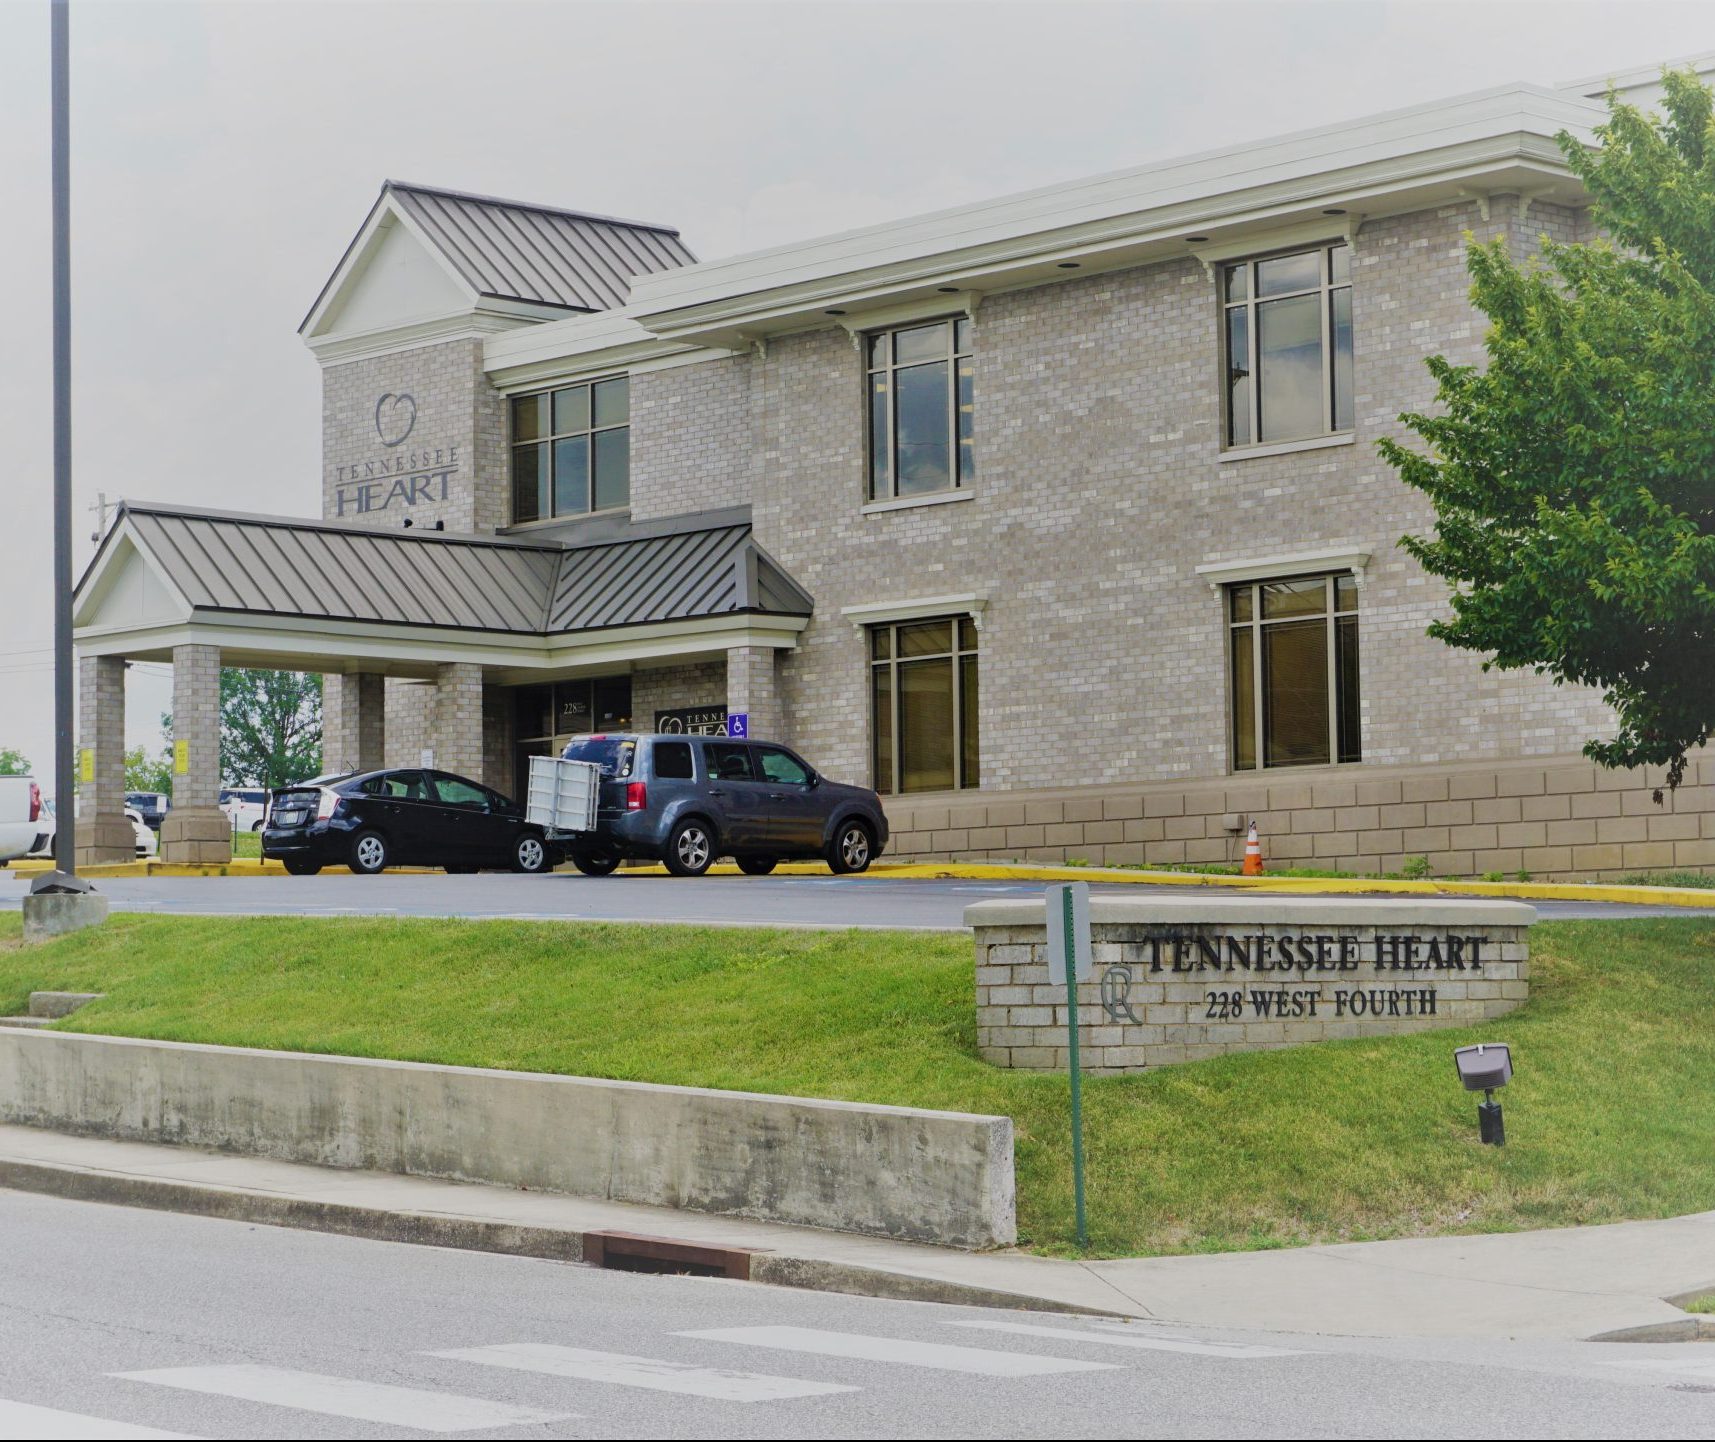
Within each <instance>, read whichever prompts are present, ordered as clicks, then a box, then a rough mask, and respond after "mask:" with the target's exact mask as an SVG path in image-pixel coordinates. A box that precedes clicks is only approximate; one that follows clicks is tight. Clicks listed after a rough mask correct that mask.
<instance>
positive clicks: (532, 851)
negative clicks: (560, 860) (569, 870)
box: [512, 832, 548, 876]
mask: <svg viewBox="0 0 1715 1442" xmlns="http://www.w3.org/2000/svg"><path fill="white" fill-rule="evenodd" d="M512 869H513V870H514V871H519V872H522V873H523V874H524V875H526V876H534V875H536V874H537V873H538V872H541V871H546V870H547V869H548V848H547V846H546V845H545V844H544V843H543V841H542V838H541V837H540V836H534V835H531V834H530V833H528V832H526V833H525V834H524V835H523V836H520V837H519V838H518V840H517V841H515V842H514V843H513V845H512Z"/></svg>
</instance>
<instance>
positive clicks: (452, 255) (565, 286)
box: [382, 180, 697, 311]
mask: <svg viewBox="0 0 1715 1442" xmlns="http://www.w3.org/2000/svg"><path fill="white" fill-rule="evenodd" d="M388 194H391V195H392V196H393V197H394V198H395V199H396V200H397V201H398V202H399V205H400V207H401V208H402V209H403V210H404V211H405V213H406V214H407V215H409V216H410V217H411V219H412V220H413V221H415V222H416V223H417V225H418V226H420V227H421V229H422V230H423V232H424V234H425V235H427V236H428V237H429V238H430V239H431V240H432V241H433V242H434V244H435V245H436V246H437V247H438V248H439V250H440V251H441V253H442V254H443V255H444V256H445V257H446V258H447V260H448V261H449V262H451V264H452V265H453V267H454V269H456V270H457V271H458V273H459V274H460V275H461V276H462V277H463V278H464V279H465V281H466V283H467V284H469V285H470V286H471V288H472V289H473V290H475V291H476V292H477V293H478V294H479V295H486V296H495V297H500V298H504V299H509V300H526V301H534V302H537V303H539V304H543V305H554V306H563V307H565V308H566V309H568V310H586V311H597V310H613V309H615V308H617V307H619V306H623V305H625V304H626V302H627V301H629V300H630V298H631V281H632V278H633V277H634V276H640V275H653V274H654V273H655V272H657V271H662V270H672V269H675V268H677V267H678V266H681V265H691V264H694V263H695V262H696V259H697V258H696V256H694V255H693V254H692V253H691V252H690V250H689V249H687V247H686V246H685V243H684V242H683V241H682V240H680V238H679V233H678V231H676V230H672V229H670V228H668V227H666V226H660V225H648V224H644V223H642V222H640V221H629V220H615V219H612V218H610V217H607V216H601V215H586V214H584V213H582V212H580V211H572V210H557V209H554V208H552V207H549V206H540V205H527V204H524V203H522V202H518V201H510V200H495V199H491V198H489V197H487V196H480V195H469V194H466V193H464V192H463V191H456V190H438V189H436V188H434V187H432V186H423V185H407V184H404V183H402V182H399V181H393V180H390V181H388V182H387V183H386V184H385V185H384V186H383V187H382V195H383V197H385V196H386V195H388Z"/></svg>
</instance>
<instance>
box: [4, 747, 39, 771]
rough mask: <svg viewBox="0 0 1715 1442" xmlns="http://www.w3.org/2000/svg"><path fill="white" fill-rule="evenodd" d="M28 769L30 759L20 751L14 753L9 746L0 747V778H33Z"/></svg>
mask: <svg viewBox="0 0 1715 1442" xmlns="http://www.w3.org/2000/svg"><path fill="white" fill-rule="evenodd" d="M35 774H36V773H35V772H34V771H32V770H31V769H30V758H29V757H28V756H26V755H25V754H24V753H23V752H22V751H14V750H13V749H12V748H11V747H10V746H0V776H34V775H35Z"/></svg>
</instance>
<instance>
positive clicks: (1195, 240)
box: [1185, 235, 1209, 245]
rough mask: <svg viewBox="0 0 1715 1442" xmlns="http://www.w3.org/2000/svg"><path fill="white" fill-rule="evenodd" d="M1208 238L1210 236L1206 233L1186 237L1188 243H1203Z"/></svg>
mask: <svg viewBox="0 0 1715 1442" xmlns="http://www.w3.org/2000/svg"><path fill="white" fill-rule="evenodd" d="M1208 238H1209V237H1208V236H1206V235H1188V236H1186V237H1185V244H1186V245H1201V244H1202V243H1203V242H1204V241H1206V240H1207V239H1208Z"/></svg>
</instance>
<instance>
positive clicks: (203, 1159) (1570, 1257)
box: [0, 1126, 1715, 1340]
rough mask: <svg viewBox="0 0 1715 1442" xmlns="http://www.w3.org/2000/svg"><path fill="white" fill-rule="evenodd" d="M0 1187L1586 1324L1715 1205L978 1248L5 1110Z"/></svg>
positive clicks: (1102, 1292) (852, 1282) (474, 1240)
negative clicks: (1262, 1241) (1427, 1234)
mask: <svg viewBox="0 0 1715 1442" xmlns="http://www.w3.org/2000/svg"><path fill="white" fill-rule="evenodd" d="M0 1188H13V1189H16V1190H20V1191H31V1192H45V1193H49V1194H52V1195H56V1196H62V1197H71V1198H79V1199H83V1200H88V1201H97V1202H108V1203H116V1204H120V1205H129V1206H143V1207H152V1208H156V1209H160V1210H165V1211H180V1212H190V1213H195V1214H198V1215H203V1216H216V1217H227V1218H233V1219H237V1220H244V1221H250V1222H256V1223H262V1224H266V1225H274V1226H294V1227H304V1228H309V1229H312V1230H318V1231H330V1232H341V1233H346V1234H349V1235H354V1236H366V1237H375V1238H380V1239H383V1240H390V1241H405V1242H415V1243H419V1244H424V1245H430V1246H450V1247H464V1248H469V1249H473V1250H478V1251H498V1252H509V1253H515V1254H518V1255H522V1256H533V1257H552V1258H558V1259H560V1260H565V1261H577V1260H581V1259H582V1257H583V1255H584V1251H583V1235H584V1233H586V1232H593V1231H625V1232H636V1233H643V1234H646V1235H650V1236H656V1237H671V1238H674V1239H677V1240H680V1241H686V1242H692V1243H697V1244H701V1245H704V1246H721V1247H735V1248H751V1249H756V1250H757V1251H760V1252H763V1253H764V1254H765V1255H763V1256H760V1257H757V1258H756V1259H755V1260H754V1262H753V1265H752V1276H753V1277H754V1278H755V1279H756V1280H758V1281H762V1282H772V1283H775V1284H779V1285H786V1286H799V1287H809V1288H814V1289H818V1290H823V1291H843V1292H857V1293H862V1294H865V1295H870V1296H880V1297H895V1298H903V1299H907V1300H917V1301H939V1302H960V1303H965V1304H970V1305H978V1306H1001V1307H1023V1308H1029V1309H1032V1310H1038V1311H1062V1312H1095V1313H1104V1314H1107V1315H1110V1316H1128V1317H1149V1318H1152V1319H1154V1320H1158V1321H1170V1322H1180V1323H1188V1324H1196V1325H1200V1326H1208V1327H1245V1328H1262V1329H1265V1330H1270V1331H1285V1332H1305V1333H1323V1334H1336V1335H1346V1336H1412V1337H1479V1338H1495V1339H1498V1338H1506V1337H1534V1338H1544V1339H1558V1340H1577V1339H1583V1338H1589V1337H1593V1336H1596V1335H1598V1334H1602V1333H1608V1332H1615V1331H1621V1330H1624V1329H1628V1328H1634V1327H1649V1326H1659V1325H1662V1324H1664V1323H1672V1322H1675V1321H1679V1322H1684V1321H1685V1314H1684V1313H1683V1312H1681V1311H1679V1309H1677V1308H1676V1307H1673V1306H1670V1305H1669V1304H1668V1303H1666V1302H1665V1301H1663V1300H1662V1298H1664V1297H1668V1296H1675V1295H1682V1294H1684V1293H1687V1292H1692V1291H1696V1290H1699V1289H1701V1288H1704V1287H1708V1288H1710V1289H1715V1212H1709V1213H1703V1214H1700V1215H1697V1216H1692V1217H1678V1218H1674V1219H1671V1220H1667V1221H1657V1222H1622V1223H1619V1224H1617V1225H1613V1226H1605V1227H1588V1228H1575V1229H1570V1230H1562V1231H1546V1232H1521V1233H1512V1234H1498V1235H1489V1236H1476V1237H1438V1238H1428V1239H1424V1240H1413V1241H1399V1242H1366V1243H1357V1244H1350V1245H1343V1246H1327V1247H1306V1248H1300V1249H1295V1250H1291V1251H1276V1252H1236V1253H1223V1254H1220V1255H1216V1256H1203V1257H1153V1258H1138V1259H1135V1260H1127V1261H1112V1262H1075V1261H1055V1260H1050V1259H1047V1258H1042V1257H1032V1256H1026V1255H1023V1254H1020V1253H1015V1252H1001V1253H971V1252H958V1251H950V1250H944V1249H941V1248H936V1247H924V1246H915V1245H911V1244H907V1243H898V1242H888V1241H883V1240H879V1239H876V1238H871V1237H858V1236H848V1235H845V1234H843V1233H838V1232H822V1231H815V1230H812V1229H809V1228H803V1227H786V1226H777V1225H773V1224H770V1223H763V1222H750V1221H745V1220H743V1219H740V1218H729V1217H716V1216H709V1215H706V1214H704V1213H698V1212H684V1211H674V1210H670V1209H666V1208H657V1207H641V1206H632V1205H627V1204H621V1203H613V1202H600V1201H587V1200H583V1199H579V1198H573V1197H560V1196H550V1195H548V1194H546V1193H540V1192H524V1191H514V1190H509V1189H506V1188H500V1187H488V1186H475V1185H469V1184H465V1183H460V1182H442V1181H432V1180H429V1179H426V1178H422V1177H405V1176H395V1175H391V1174H383V1173H377V1172H357V1171H335V1170H330V1169H327V1168H322V1167H310V1166H302V1165H298V1164H294V1163H288V1162H276V1161H269V1160H266V1159H263V1158H256V1157H237V1156H228V1155H223V1154H217V1153H212V1152H202V1151H195V1150H192V1149H189V1148H182V1147H170V1146H158V1145H153V1144H147V1143H140V1142H114V1141H103V1140H98V1139H93V1138H85V1137H69V1136H62V1135H59V1134H57V1133H53V1132H44V1131H37V1130H34V1129H32V1128H29V1127H15V1126H0Z"/></svg>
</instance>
